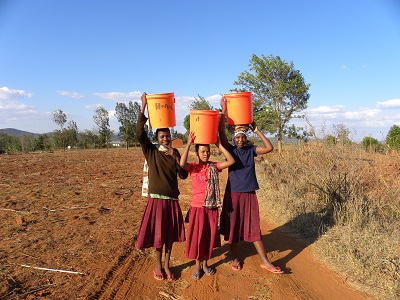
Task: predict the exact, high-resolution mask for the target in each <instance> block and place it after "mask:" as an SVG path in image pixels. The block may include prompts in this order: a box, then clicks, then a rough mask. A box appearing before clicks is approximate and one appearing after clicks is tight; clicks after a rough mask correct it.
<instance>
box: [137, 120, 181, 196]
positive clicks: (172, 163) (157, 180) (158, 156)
mask: <svg viewBox="0 0 400 300" xmlns="http://www.w3.org/2000/svg"><path fill="white" fill-rule="evenodd" d="M146 121H147V117H146V116H145V115H144V114H143V113H141V114H140V115H139V118H138V121H137V123H136V136H137V137H138V140H139V143H140V146H141V147H142V151H143V154H144V157H145V158H146V161H147V164H148V166H149V193H150V194H158V195H163V196H168V197H171V198H173V199H178V196H179V194H180V192H179V189H178V178H177V176H179V177H180V178H182V179H185V178H187V176H188V173H187V172H186V171H185V170H184V169H183V168H181V166H180V165H179V163H178V162H177V161H176V160H175V159H174V158H173V157H172V156H170V155H166V154H165V153H163V152H162V151H158V149H157V147H156V145H154V144H153V143H152V142H151V141H150V139H149V137H148V136H147V133H146V131H145V130H144V124H145V123H146ZM174 151H175V153H176V154H177V155H178V156H179V158H180V157H181V156H180V154H179V152H178V150H176V149H174Z"/></svg>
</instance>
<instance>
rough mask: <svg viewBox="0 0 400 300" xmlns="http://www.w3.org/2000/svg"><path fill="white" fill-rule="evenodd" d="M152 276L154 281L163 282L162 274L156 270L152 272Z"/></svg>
mask: <svg viewBox="0 0 400 300" xmlns="http://www.w3.org/2000/svg"><path fill="white" fill-rule="evenodd" d="M153 276H154V278H155V279H156V280H164V274H163V273H158V272H157V271H156V270H153Z"/></svg>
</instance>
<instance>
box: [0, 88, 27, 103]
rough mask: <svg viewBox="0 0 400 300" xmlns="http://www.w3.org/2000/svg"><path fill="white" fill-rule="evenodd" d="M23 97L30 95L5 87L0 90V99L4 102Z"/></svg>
mask: <svg viewBox="0 0 400 300" xmlns="http://www.w3.org/2000/svg"><path fill="white" fill-rule="evenodd" d="M23 97H28V98H31V97H32V93H28V92H26V91H24V90H13V89H9V88H8V87H6V86H3V87H2V88H0V99H4V100H11V99H17V98H23Z"/></svg>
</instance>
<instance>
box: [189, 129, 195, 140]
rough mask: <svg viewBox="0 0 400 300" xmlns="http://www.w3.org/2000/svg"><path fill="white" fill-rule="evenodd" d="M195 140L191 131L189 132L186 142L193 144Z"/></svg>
mask: <svg viewBox="0 0 400 300" xmlns="http://www.w3.org/2000/svg"><path fill="white" fill-rule="evenodd" d="M195 139H196V135H195V134H194V132H193V131H191V132H190V133H189V139H188V142H189V143H193V142H194V140H195Z"/></svg>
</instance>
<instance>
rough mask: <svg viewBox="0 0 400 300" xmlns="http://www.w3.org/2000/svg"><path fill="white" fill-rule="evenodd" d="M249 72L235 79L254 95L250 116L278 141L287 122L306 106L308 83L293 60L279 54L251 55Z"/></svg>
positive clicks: (237, 83) (286, 127)
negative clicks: (288, 61) (284, 58)
mask: <svg viewBox="0 0 400 300" xmlns="http://www.w3.org/2000/svg"><path fill="white" fill-rule="evenodd" d="M249 66H250V71H244V72H242V73H241V74H240V75H239V76H238V79H237V80H236V81H235V82H234V84H235V85H238V86H241V89H243V90H247V91H251V92H252V94H253V117H254V120H255V121H256V123H257V126H258V128H259V129H260V130H261V131H268V132H269V133H271V134H274V133H276V136H277V137H278V141H282V137H283V135H285V133H288V132H290V130H288V127H289V125H288V123H289V121H290V120H291V119H292V118H294V117H296V118H297V117H303V116H302V115H295V113H299V112H300V111H302V110H304V109H306V108H307V102H308V99H309V98H310V95H309V93H308V89H309V87H310V84H306V83H305V82H304V78H303V76H302V74H301V73H300V71H299V70H296V69H295V68H294V64H293V62H290V63H287V62H285V61H283V60H282V59H281V58H280V57H279V56H273V55H269V56H268V57H266V56H264V55H262V56H261V57H258V56H257V55H255V54H253V56H252V58H251V60H250V64H249Z"/></svg>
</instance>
